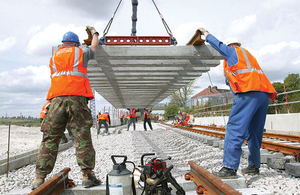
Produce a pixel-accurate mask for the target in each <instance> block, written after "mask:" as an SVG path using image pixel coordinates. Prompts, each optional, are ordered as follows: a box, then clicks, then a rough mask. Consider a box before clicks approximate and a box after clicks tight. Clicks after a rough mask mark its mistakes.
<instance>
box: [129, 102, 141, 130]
mask: <svg viewBox="0 0 300 195" xmlns="http://www.w3.org/2000/svg"><path fill="white" fill-rule="evenodd" d="M127 110H129V118H130V119H129V122H128V126H127V131H129V127H130V124H131V123H133V130H135V122H136V112H138V111H139V109H136V108H127Z"/></svg>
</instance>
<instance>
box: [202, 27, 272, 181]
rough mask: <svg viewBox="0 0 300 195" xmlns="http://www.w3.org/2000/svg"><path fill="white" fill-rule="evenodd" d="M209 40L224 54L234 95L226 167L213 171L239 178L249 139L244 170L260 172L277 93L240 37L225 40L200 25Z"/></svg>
mask: <svg viewBox="0 0 300 195" xmlns="http://www.w3.org/2000/svg"><path fill="white" fill-rule="evenodd" d="M198 30H199V31H200V32H201V34H203V35H204V36H205V39H206V41H207V42H208V43H209V44H210V45H211V46H212V47H213V48H214V49H215V50H217V51H218V52H219V53H220V54H221V55H222V56H223V57H224V76H225V79H226V83H227V84H228V85H229V87H230V89H231V91H232V92H233V95H234V103H233V106H232V109H231V112H230V116H229V119H228V123H227V125H226V134H225V141H224V156H223V167H222V169H221V170H220V171H219V172H213V174H214V175H216V176H218V177H220V178H237V174H236V172H237V170H238V168H239V164H240V158H241V154H242V148H241V146H242V145H243V143H244V141H245V139H246V140H247V145H248V148H249V155H248V167H246V168H244V169H242V170H241V172H242V174H251V175H254V174H259V168H260V158H261V157H260V148H261V144H262V136H263V132H264V125H265V120H266V115H267V108H268V104H269V98H271V99H274V98H275V97H276V95H277V92H276V90H275V89H274V87H273V85H272V84H271V82H270V81H269V79H268V78H267V76H266V75H265V74H264V72H263V70H262V69H261V67H260V66H259V64H258V62H257V60H256V58H255V57H254V56H253V55H252V54H251V53H250V52H249V51H248V50H246V49H245V48H242V47H241V43H240V42H239V41H238V40H237V39H236V38H229V39H227V41H225V42H224V43H225V44H224V43H222V42H221V41H219V40H218V39H217V38H216V37H214V36H213V35H212V34H210V33H209V32H208V31H207V30H205V29H204V28H199V29H198Z"/></svg>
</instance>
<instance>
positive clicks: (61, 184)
mask: <svg viewBox="0 0 300 195" xmlns="http://www.w3.org/2000/svg"><path fill="white" fill-rule="evenodd" d="M70 170H71V169H70V168H69V167H67V168H64V169H63V170H61V171H60V172H59V173H57V174H55V175H54V176H53V177H51V178H50V179H48V180H47V181H46V182H45V183H43V184H42V185H40V186H39V187H38V188H36V189H35V190H33V191H32V192H31V193H29V194H28V195H46V194H49V195H59V194H61V193H62V192H63V191H64V189H65V187H66V186H65V185H66V184H68V183H69V181H71V180H70V179H69V178H68V173H69V171H70Z"/></svg>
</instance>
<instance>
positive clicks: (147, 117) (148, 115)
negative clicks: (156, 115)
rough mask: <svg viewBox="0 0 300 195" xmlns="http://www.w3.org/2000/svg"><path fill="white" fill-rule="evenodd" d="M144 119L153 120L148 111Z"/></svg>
mask: <svg viewBox="0 0 300 195" xmlns="http://www.w3.org/2000/svg"><path fill="white" fill-rule="evenodd" d="M144 118H146V119H151V117H150V114H149V112H148V111H145V112H144Z"/></svg>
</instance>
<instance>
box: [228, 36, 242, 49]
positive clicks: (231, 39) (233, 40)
mask: <svg viewBox="0 0 300 195" xmlns="http://www.w3.org/2000/svg"><path fill="white" fill-rule="evenodd" d="M224 42H225V44H226V45H227V46H231V45H237V46H239V47H241V45H242V44H241V43H240V42H239V41H238V40H237V39H236V38H234V37H229V38H227V39H226V40H225V41H224Z"/></svg>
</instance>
